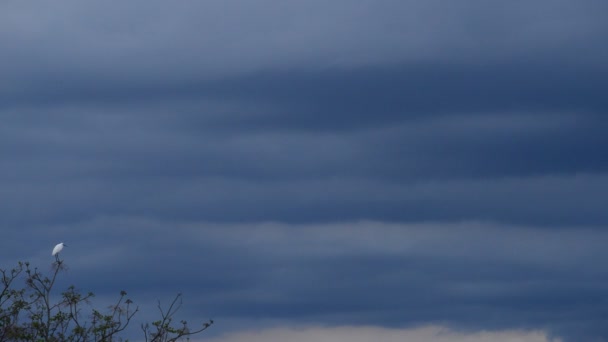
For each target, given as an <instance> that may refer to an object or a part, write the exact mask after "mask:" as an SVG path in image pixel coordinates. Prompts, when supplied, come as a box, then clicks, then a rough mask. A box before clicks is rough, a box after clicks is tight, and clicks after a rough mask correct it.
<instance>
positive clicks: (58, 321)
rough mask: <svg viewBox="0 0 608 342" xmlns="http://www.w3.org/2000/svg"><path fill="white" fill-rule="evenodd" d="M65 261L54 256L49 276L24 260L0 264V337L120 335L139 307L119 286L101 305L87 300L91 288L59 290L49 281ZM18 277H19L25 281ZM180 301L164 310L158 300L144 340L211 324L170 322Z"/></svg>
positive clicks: (81, 339) (181, 335)
mask: <svg viewBox="0 0 608 342" xmlns="http://www.w3.org/2000/svg"><path fill="white" fill-rule="evenodd" d="M62 270H65V265H64V262H63V261H62V260H60V259H59V258H57V259H56V261H55V262H54V263H53V270H52V272H51V275H50V276H45V275H43V274H42V273H41V272H40V271H39V270H38V269H37V268H32V267H31V265H30V264H29V263H28V262H19V263H18V264H17V266H16V267H15V268H13V269H10V270H4V269H0V278H1V279H0V342H3V341H27V342H29V341H45V342H53V341H70V342H89V341H123V340H126V339H123V338H122V337H121V336H120V333H121V332H123V331H124V330H125V329H126V328H127V326H129V324H130V323H131V320H132V319H133V316H135V314H136V313H137V312H138V311H139V308H138V307H137V306H135V305H134V304H133V302H132V301H131V300H130V299H129V298H128V297H127V293H126V292H125V291H121V292H120V295H119V296H118V299H117V300H116V302H115V303H114V304H113V305H111V306H110V307H109V308H107V309H106V310H98V309H95V308H93V307H92V306H91V303H90V299H91V298H92V297H94V294H93V293H92V292H88V293H81V292H79V291H77V290H76V288H75V287H74V286H70V287H68V288H67V289H66V290H65V291H64V292H62V293H60V294H59V295H57V294H54V292H53V290H54V285H55V281H56V279H57V276H58V275H59V273H60V272H61V271H62ZM19 280H24V281H25V283H22V282H20V281H19ZM181 304H182V298H181V294H178V295H177V296H176V297H175V298H174V299H173V301H172V302H171V305H170V306H169V308H168V309H167V310H164V309H163V308H162V306H161V305H160V302H159V303H158V310H159V314H160V319H159V320H157V321H154V322H152V323H151V324H149V323H146V324H142V326H141V328H142V330H143V334H144V338H145V341H149V342H169V341H178V340H183V339H186V340H187V339H188V337H189V336H192V335H195V334H198V333H200V332H202V331H204V330H206V329H207V328H209V327H210V326H211V324H213V321H212V320H209V321H208V322H205V323H203V324H202V327H200V328H197V329H193V330H190V329H189V328H188V325H187V323H186V321H183V320H182V321H180V322H179V325H175V323H174V316H175V314H176V312H177V311H178V310H179V308H180V307H181Z"/></svg>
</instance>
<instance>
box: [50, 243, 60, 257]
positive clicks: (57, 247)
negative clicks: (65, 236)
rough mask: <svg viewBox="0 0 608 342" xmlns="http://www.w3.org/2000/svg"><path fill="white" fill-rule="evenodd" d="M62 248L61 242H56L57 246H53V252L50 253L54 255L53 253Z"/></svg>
mask: <svg viewBox="0 0 608 342" xmlns="http://www.w3.org/2000/svg"><path fill="white" fill-rule="evenodd" d="M62 249H63V242H60V243H58V244H57V246H55V248H53V254H51V255H55V254H57V253H59V252H61V250H62Z"/></svg>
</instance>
